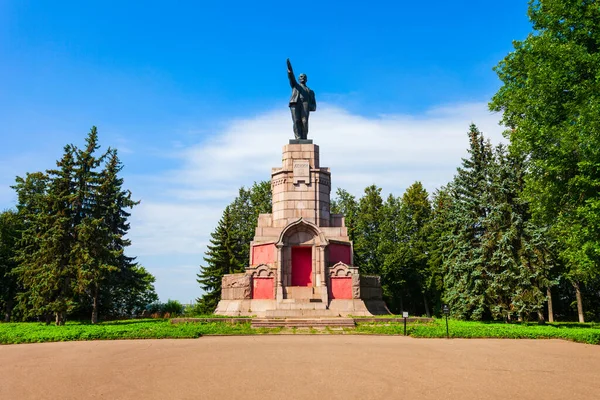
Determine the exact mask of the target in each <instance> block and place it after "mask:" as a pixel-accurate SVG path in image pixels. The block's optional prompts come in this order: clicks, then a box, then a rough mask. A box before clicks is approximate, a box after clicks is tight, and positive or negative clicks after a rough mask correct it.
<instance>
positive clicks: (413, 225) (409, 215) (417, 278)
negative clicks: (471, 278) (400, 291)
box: [400, 182, 432, 316]
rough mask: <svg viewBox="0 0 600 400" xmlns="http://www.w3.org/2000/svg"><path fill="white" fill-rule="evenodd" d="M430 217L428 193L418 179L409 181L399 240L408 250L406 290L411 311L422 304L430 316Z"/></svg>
mask: <svg viewBox="0 0 600 400" xmlns="http://www.w3.org/2000/svg"><path fill="white" fill-rule="evenodd" d="M430 219H431V203H430V202H429V194H428V193H427V191H426V190H425V188H424V187H423V185H422V184H421V182H415V183H413V184H412V185H411V186H410V187H409V188H408V189H407V190H406V192H405V193H404V195H403V196H402V203H401V208H400V227H401V235H402V236H401V239H400V242H401V243H405V244H406V245H407V246H406V247H407V249H408V254H409V257H408V260H409V262H408V263H407V264H406V265H405V268H404V269H405V275H406V276H407V279H406V281H407V283H408V287H407V288H406V289H409V290H408V293H409V295H410V298H411V299H412V303H413V306H412V308H413V310H412V311H413V312H418V311H417V310H419V308H418V305H419V304H422V305H423V307H424V309H425V314H426V315H427V316H431V310H430V307H429V305H430V299H431V298H432V288H431V286H430V281H431V279H430V274H431V271H430V270H429V268H428V259H429V243H428V229H429V222H430Z"/></svg>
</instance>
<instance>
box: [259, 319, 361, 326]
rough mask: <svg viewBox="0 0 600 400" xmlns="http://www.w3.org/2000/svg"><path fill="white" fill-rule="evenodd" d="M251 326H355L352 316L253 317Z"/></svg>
mask: <svg viewBox="0 0 600 400" xmlns="http://www.w3.org/2000/svg"><path fill="white" fill-rule="evenodd" d="M252 327H253V328H325V327H329V328H355V327H356V325H355V323H354V319H352V318H253V319H252Z"/></svg>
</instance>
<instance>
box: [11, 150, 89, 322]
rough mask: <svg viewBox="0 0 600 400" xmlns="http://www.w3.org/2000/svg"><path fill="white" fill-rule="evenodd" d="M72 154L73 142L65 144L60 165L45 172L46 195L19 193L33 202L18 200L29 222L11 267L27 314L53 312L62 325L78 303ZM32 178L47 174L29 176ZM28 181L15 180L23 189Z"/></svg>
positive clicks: (39, 314) (39, 182) (47, 314)
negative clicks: (73, 255) (24, 202)
mask: <svg viewBox="0 0 600 400" xmlns="http://www.w3.org/2000/svg"><path fill="white" fill-rule="evenodd" d="M74 153H75V149H74V148H73V147H72V146H69V145H67V146H65V148H64V155H63V157H62V159H61V160H60V161H58V162H57V166H58V168H59V169H56V170H49V171H47V174H48V185H47V189H46V192H45V193H44V194H42V195H41V196H39V197H35V196H34V197H33V198H29V193H19V197H20V199H19V200H21V199H24V200H32V201H34V202H35V203H34V204H33V205H29V204H21V209H22V210H24V212H25V213H26V214H24V215H22V217H24V218H25V221H26V224H27V225H28V227H27V228H26V229H25V230H24V231H23V236H22V239H21V240H22V246H20V248H19V250H18V254H17V261H18V262H19V266H18V267H17V268H15V273H16V274H17V276H18V280H19V283H20V284H21V285H22V287H23V292H21V293H19V295H18V299H19V302H20V306H21V308H22V310H23V312H24V316H25V317H37V316H46V317H48V316H49V315H50V314H54V316H55V322H56V325H63V324H64V322H65V319H66V316H67V313H69V312H70V311H72V310H73V309H74V308H75V307H76V303H75V301H74V288H75V287H76V284H77V276H78V267H77V265H76V264H74V263H73V259H72V251H73V247H74V240H75V227H74V225H73V220H74V210H75V203H76V201H75V196H74V193H75V187H74V186H75V185H74V180H73V176H74V165H75V160H74ZM28 178H29V176H28ZM36 178H40V179H44V178H45V177H43V178H42V177H40V176H36V177H35V178H32V179H36ZM41 182H42V181H41V180H40V181H38V182H35V184H38V185H40V184H41ZM20 183H23V184H22V185H20ZM29 186H30V185H28V184H27V182H26V181H25V180H23V179H20V180H17V191H18V190H19V189H20V188H21V189H23V190H27V188H28V187H29ZM33 210H35V213H32V212H31V211H33Z"/></svg>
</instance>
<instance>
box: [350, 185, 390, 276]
mask: <svg viewBox="0 0 600 400" xmlns="http://www.w3.org/2000/svg"><path fill="white" fill-rule="evenodd" d="M382 212H383V200H382V198H381V188H378V187H377V186H375V185H371V186H368V187H367V188H366V189H365V194H364V196H363V197H361V198H360V200H359V202H358V213H357V218H356V226H355V230H354V234H355V235H356V239H355V241H354V255H355V256H354V257H355V258H354V262H355V264H356V265H357V266H358V267H359V268H360V270H361V273H363V274H377V275H379V274H380V273H381V267H382V264H383V259H382V256H381V254H380V253H379V252H378V251H377V247H378V245H379V240H380V236H381V222H382V217H383V214H382Z"/></svg>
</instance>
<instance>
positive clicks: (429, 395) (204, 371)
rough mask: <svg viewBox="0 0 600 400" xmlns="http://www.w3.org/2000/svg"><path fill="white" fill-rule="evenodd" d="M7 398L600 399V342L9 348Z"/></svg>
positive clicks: (344, 339)
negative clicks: (596, 344)
mask: <svg viewBox="0 0 600 400" xmlns="http://www.w3.org/2000/svg"><path fill="white" fill-rule="evenodd" d="M0 360H1V363H0V377H1V382H2V384H1V385H0V399H5V400H10V399H15V400H26V399H36V400H37V399H62V400H65V399H110V400H112V399H135V400H149V399H161V400H162V399H248V400H251V399H279V400H283V399H285V400H289V399H317V398H322V399H400V398H402V399H411V400H412V399H435V400H440V399H463V400H469V399H473V400H475V399H477V400H481V399H511V400H517V399H545V400H549V399H579V400H581V399H599V398H600V380H599V378H600V346H592V345H586V344H579V343H571V342H566V341H560V340H501V339H470V340H469V339H452V340H444V339H414V338H407V337H398V336H344V335H336V336H333V335H321V336H319V335H317V336H315V335H278V336H229V337H202V338H199V339H190V340H131V341H94V342H70V343H42V344H26V345H8V346H0Z"/></svg>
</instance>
